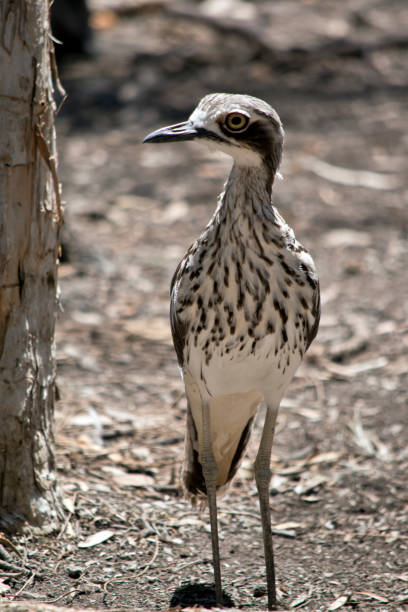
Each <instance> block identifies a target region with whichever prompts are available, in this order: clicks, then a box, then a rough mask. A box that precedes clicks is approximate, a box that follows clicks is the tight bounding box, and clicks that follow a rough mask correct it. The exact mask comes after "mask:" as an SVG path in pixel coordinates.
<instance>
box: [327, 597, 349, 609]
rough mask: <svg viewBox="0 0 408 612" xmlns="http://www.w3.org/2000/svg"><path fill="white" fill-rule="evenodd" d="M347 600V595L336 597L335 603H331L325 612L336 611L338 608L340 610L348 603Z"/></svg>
mask: <svg viewBox="0 0 408 612" xmlns="http://www.w3.org/2000/svg"><path fill="white" fill-rule="evenodd" d="M348 600H349V596H348V595H342V596H341V597H338V598H337V599H336V600H335V601H333V603H332V604H330V606H329V607H328V608H327V610H328V611H330V612H332V611H333V610H338V609H339V608H342V607H343V606H344V605H345V604H346V603H347V602H348Z"/></svg>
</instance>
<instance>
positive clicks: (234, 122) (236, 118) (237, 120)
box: [224, 113, 249, 132]
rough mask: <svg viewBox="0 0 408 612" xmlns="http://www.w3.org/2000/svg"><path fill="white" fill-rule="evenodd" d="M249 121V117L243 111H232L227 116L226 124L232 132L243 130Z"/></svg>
mask: <svg viewBox="0 0 408 612" xmlns="http://www.w3.org/2000/svg"><path fill="white" fill-rule="evenodd" d="M248 123H249V119H248V117H247V116H246V115H243V114H242V113H230V114H229V115H227V116H226V118H225V122H224V125H225V127H226V128H227V130H229V131H230V132H243V131H244V130H245V129H246V128H247V126H248Z"/></svg>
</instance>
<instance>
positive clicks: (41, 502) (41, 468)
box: [0, 0, 62, 531]
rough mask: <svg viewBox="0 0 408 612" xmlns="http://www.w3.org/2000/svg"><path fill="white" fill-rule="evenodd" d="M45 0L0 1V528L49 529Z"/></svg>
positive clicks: (50, 134)
mask: <svg viewBox="0 0 408 612" xmlns="http://www.w3.org/2000/svg"><path fill="white" fill-rule="evenodd" d="M51 46H52V42H51V40H50V33H49V6H48V0H1V1H0V526H1V527H3V528H7V529H16V528H18V527H20V526H21V524H24V523H25V522H28V523H29V524H30V525H32V526H34V527H38V528H42V529H43V530H46V531H51V530H53V529H55V528H56V527H57V526H58V522H59V520H60V516H61V506H60V501H59V496H58V489H57V483H56V474H55V461H54V454H53V434H52V420H53V409H54V396H55V357H54V327H55V316H56V302H57V265H58V245H59V229H60V226H61V224H62V213H61V206H60V196H59V185H58V179H57V173H56V149H55V132H54V112H55V106H54V101H53V87H52V75H51V61H50V57H51V55H50V50H51Z"/></svg>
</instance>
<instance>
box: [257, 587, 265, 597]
mask: <svg viewBox="0 0 408 612" xmlns="http://www.w3.org/2000/svg"><path fill="white" fill-rule="evenodd" d="M267 593H268V591H267V590H266V587H264V586H257V587H255V588H254V597H264V595H267Z"/></svg>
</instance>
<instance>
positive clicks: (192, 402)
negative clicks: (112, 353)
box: [148, 94, 320, 605]
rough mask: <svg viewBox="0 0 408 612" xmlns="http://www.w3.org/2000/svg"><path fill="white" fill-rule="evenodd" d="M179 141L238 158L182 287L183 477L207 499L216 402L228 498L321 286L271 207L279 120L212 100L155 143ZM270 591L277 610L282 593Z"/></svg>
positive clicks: (174, 310) (295, 358) (185, 266)
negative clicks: (206, 452) (207, 448)
mask: <svg viewBox="0 0 408 612" xmlns="http://www.w3.org/2000/svg"><path fill="white" fill-rule="evenodd" d="M234 121H235V124H236V125H238V126H240V125H241V124H242V126H243V127H242V129H241V128H238V129H237V128H236V127H235V125H234ZM183 134H184V138H183ZM171 135H173V136H175V137H176V139H182V140H183V139H190V138H199V139H203V140H205V141H206V142H207V143H208V144H210V145H212V146H214V147H215V148H217V149H220V150H222V151H225V152H227V153H229V154H230V155H232V157H233V158H234V165H233V168H232V170H231V173H230V176H229V178H228V181H227V183H226V185H225V190H224V192H223V193H222V194H221V195H220V197H219V200H218V206H217V208H216V211H215V213H214V215H213V217H212V219H211V220H210V222H209V224H208V225H207V227H206V229H205V230H204V232H203V233H202V234H201V236H200V237H199V239H198V240H197V241H196V242H195V243H194V244H193V245H192V246H191V247H190V248H189V249H188V251H187V253H186V255H185V256H184V258H183V259H182V261H181V262H180V264H179V266H178V268H177V270H176V272H175V275H174V277H173V280H172V284H171V307H170V318H171V327H172V333H173V340H174V346H175V349H176V352H177V357H178V361H179V365H180V368H181V371H182V375H183V378H184V382H185V387H186V394H187V398H188V414H187V436H186V456H185V465H184V472H183V480H184V485H185V488H186V490H187V492H188V493H189V494H190V495H192V496H196V495H202V494H204V495H205V494H206V492H207V486H206V478H205V474H204V473H203V464H204V461H203V448H204V433H203V432H204V429H205V428H204V426H203V419H204V416H203V414H204V413H203V410H204V406H205V405H206V406H207V405H208V409H209V420H210V432H211V446H212V453H213V455H214V459H215V463H216V487H217V490H218V491H220V490H222V489H223V488H224V487H225V486H226V485H227V484H228V482H229V481H230V480H231V478H232V477H233V475H234V474H235V472H236V470H237V467H238V465H239V462H240V460H241V458H242V455H243V453H244V451H245V447H246V444H247V442H248V439H249V435H250V430H251V424H252V421H253V418H254V416H255V414H256V411H257V408H258V406H259V404H260V402H261V401H264V402H265V404H266V406H267V407H268V409H269V410H270V413H271V415H273V422H274V419H275V417H276V413H277V410H278V407H279V403H280V401H281V398H282V396H283V394H284V392H285V390H286V389H287V387H288V385H289V383H290V381H291V379H292V377H293V375H294V373H295V371H296V369H297V368H298V366H299V364H300V362H301V360H302V357H303V355H304V353H305V351H306V350H307V348H308V346H309V345H310V343H311V342H312V340H313V338H314V337H315V335H316V332H317V327H318V322H319V313H320V303H319V284H318V279H317V275H316V271H315V267H314V263H313V260H312V258H311V257H310V255H309V254H308V252H307V251H306V250H305V249H304V248H303V247H302V246H301V245H300V244H299V243H298V242H297V240H296V239H295V235H294V233H293V230H292V229H291V228H290V227H289V226H288V225H287V224H286V222H285V221H284V220H283V218H282V217H281V216H280V214H279V213H278V211H277V209H276V208H275V207H274V206H272V204H271V191H272V184H273V181H274V178H275V175H276V173H277V170H278V166H279V163H280V159H281V151H282V144H283V130H282V126H281V123H280V120H279V117H278V115H277V113H276V112H275V111H274V110H273V109H272V108H271V107H270V106H269V105H268V104H267V103H265V102H263V101H261V100H258V99H257V98H252V97H250V96H238V95H231V94H212V95H210V96H206V97H205V98H203V100H202V101H201V102H200V104H199V105H198V107H197V109H196V110H195V111H194V112H193V114H192V115H191V117H190V119H189V120H188V121H187V122H186V123H183V124H179V125H178V126H175V127H170V128H165V129H163V130H159V131H157V132H154V133H153V134H152V135H151V136H150V137H148V140H149V139H151V140H152V141H154V140H158V141H161V140H163V139H164V140H170V139H171ZM272 429H273V428H272ZM270 436H273V430H272V432H271V433H270ZM268 444H269V443H268ZM269 446H271V440H270V444H269ZM261 454H263V455H265V456H266V455H267V452H265V453H263V452H262V453H261ZM269 454H270V450H269ZM266 460H267V461H268V464H267V465H269V457H268V458H267V459H265V460H263V465H264V467H263V471H264V472H265V469H266V468H265V466H266V463H265V462H266ZM204 467H205V466H204ZM265 473H266V472H265ZM260 479H261V478H260ZM261 480H262V479H261ZM263 521H264V519H263ZM265 522H266V519H265ZM263 525H264V523H263ZM264 531H265V530H264ZM217 546H218V545H217ZM265 546H266V545H265ZM271 546H272V544H270V547H271ZM271 555H272V548H271ZM270 563H272V566H273V559H272V561H271V562H270ZM271 571H272V570H271ZM273 581H274V577H273ZM219 582H220V579H219ZM271 582H272V577H271V576H270V577H269V579H268V584H269V583H271ZM216 584H217V579H216ZM219 588H220V586H219ZM269 595H270V597H269V600H270V601H269V603H270V605H271V602H272V603H273V599H274V598H275V592H274V591H273V592H272V590H271V591H270V592H269Z"/></svg>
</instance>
